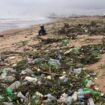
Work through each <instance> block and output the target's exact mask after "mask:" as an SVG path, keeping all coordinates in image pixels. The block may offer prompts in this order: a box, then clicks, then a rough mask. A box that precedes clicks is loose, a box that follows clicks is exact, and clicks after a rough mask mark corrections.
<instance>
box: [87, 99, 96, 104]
mask: <svg viewBox="0 0 105 105" xmlns="http://www.w3.org/2000/svg"><path fill="white" fill-rule="evenodd" d="M87 105H95V103H94V100H93V98H89V99H88V104H87Z"/></svg>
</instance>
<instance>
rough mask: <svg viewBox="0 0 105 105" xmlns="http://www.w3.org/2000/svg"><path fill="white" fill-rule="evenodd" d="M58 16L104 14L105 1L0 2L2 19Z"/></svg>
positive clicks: (24, 0)
mask: <svg viewBox="0 0 105 105" xmlns="http://www.w3.org/2000/svg"><path fill="white" fill-rule="evenodd" d="M50 13H57V14H60V15H62V14H66V15H67V14H68V15H70V14H85V15H86V14H90V15H91V14H104V13H105V0H0V18H4V17H5V18H34V17H39V16H47V15H48V14H50Z"/></svg>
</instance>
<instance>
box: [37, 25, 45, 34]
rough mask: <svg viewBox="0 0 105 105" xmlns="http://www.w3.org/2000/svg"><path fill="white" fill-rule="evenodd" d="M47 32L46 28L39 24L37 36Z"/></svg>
mask: <svg viewBox="0 0 105 105" xmlns="http://www.w3.org/2000/svg"><path fill="white" fill-rule="evenodd" d="M46 34H47V33H46V30H45V28H44V25H41V26H40V30H39V36H41V35H46Z"/></svg>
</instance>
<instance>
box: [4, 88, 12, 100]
mask: <svg viewBox="0 0 105 105" xmlns="http://www.w3.org/2000/svg"><path fill="white" fill-rule="evenodd" d="M5 92H6V95H7V96H8V97H9V98H11V99H12V98H13V97H14V93H13V90H12V89H11V88H6V90H5Z"/></svg>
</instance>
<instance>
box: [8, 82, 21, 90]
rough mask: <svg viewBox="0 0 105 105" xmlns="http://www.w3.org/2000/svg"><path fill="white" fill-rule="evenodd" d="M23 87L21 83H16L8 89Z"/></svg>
mask: <svg viewBox="0 0 105 105" xmlns="http://www.w3.org/2000/svg"><path fill="white" fill-rule="evenodd" d="M20 86H21V83H20V82H19V81H15V82H14V83H13V84H11V85H10V86H9V87H8V88H10V89H12V90H15V89H18V88H19V87H20Z"/></svg>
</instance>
